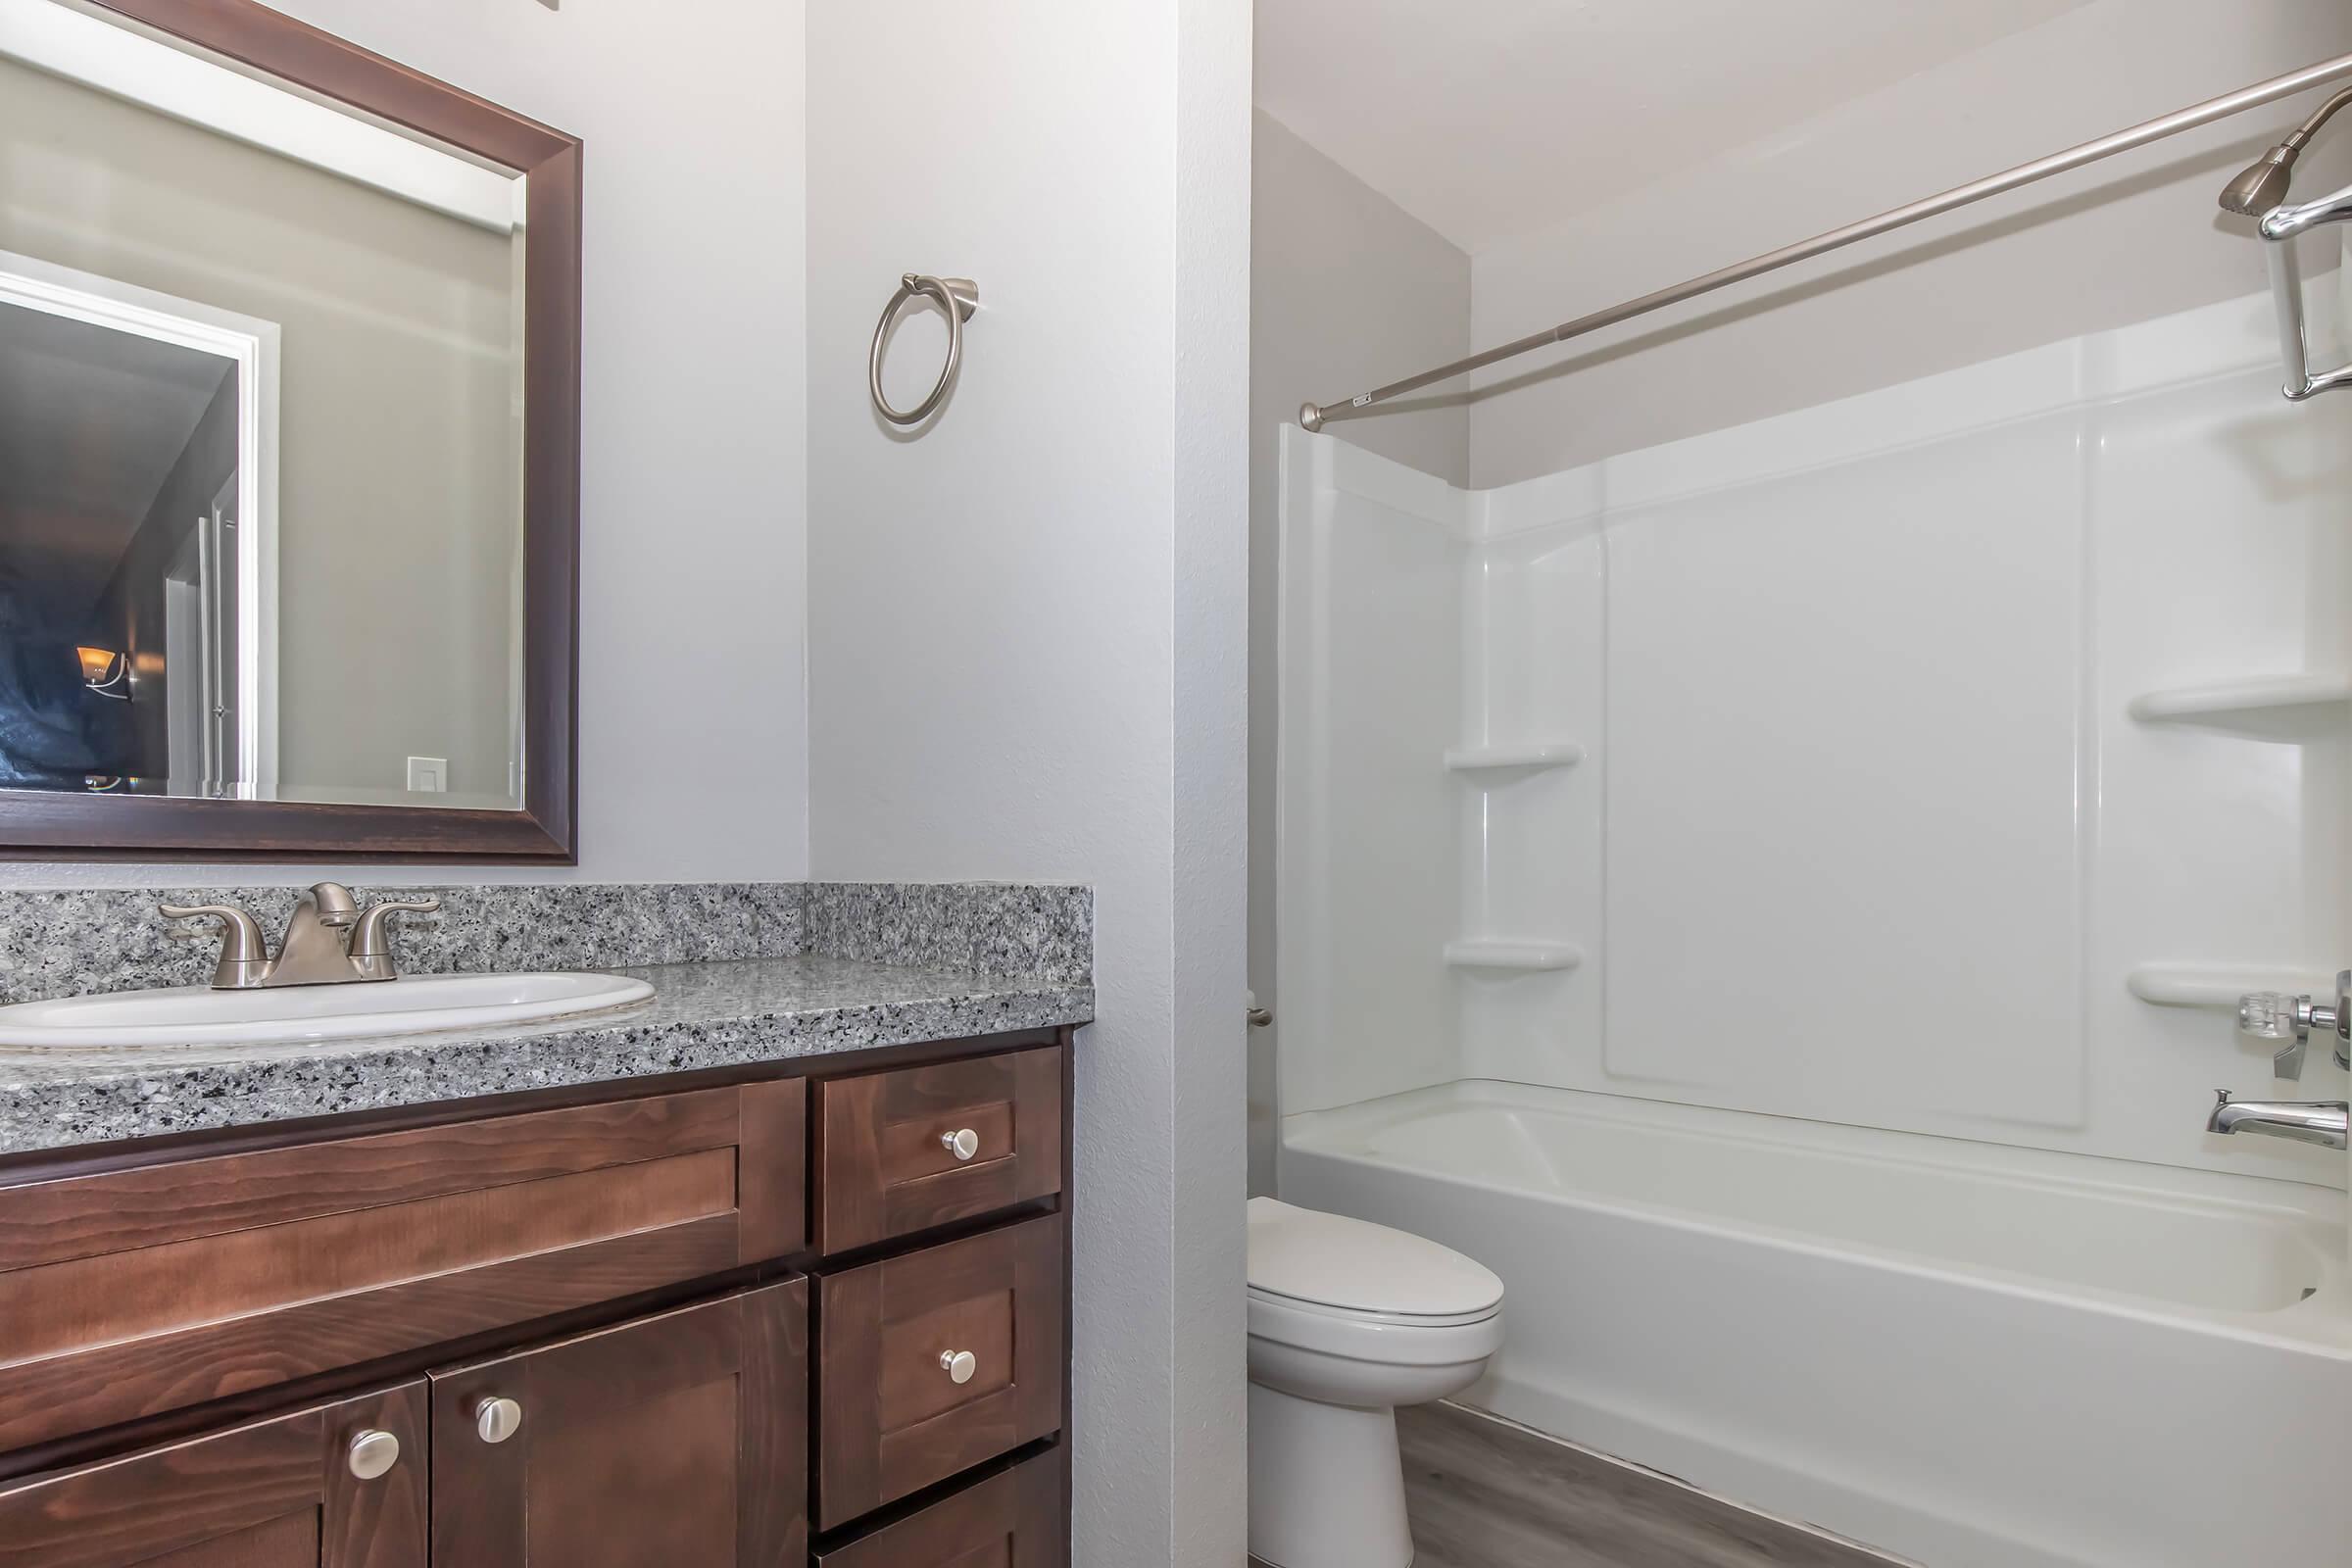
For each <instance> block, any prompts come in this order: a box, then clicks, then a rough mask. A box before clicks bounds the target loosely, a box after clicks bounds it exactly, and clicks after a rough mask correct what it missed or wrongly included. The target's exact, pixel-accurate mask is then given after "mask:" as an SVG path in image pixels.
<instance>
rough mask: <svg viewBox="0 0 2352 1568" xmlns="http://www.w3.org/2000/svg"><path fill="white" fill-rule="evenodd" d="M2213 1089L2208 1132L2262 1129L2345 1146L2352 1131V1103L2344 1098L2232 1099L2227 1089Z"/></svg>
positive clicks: (2326, 1146)
mask: <svg viewBox="0 0 2352 1568" xmlns="http://www.w3.org/2000/svg"><path fill="white" fill-rule="evenodd" d="M2214 1093H2215V1095H2216V1096H2218V1097H2219V1098H2218V1099H2217V1100H2216V1101H2215V1103H2214V1107H2213V1114H2212V1115H2210V1116H2208V1117H2206V1118H2205V1130H2206V1131H2207V1132H2209V1133H2240V1132H2246V1133H2260V1134H2262V1135H2263V1136H2264V1137H2266V1138H2287V1139H2292V1140H2293V1141H2294V1142H2296V1143H2298V1144H2318V1145H2320V1146H2321V1147H2322V1148H2323V1149H2341V1148H2343V1147H2344V1145H2345V1142H2346V1138H2347V1134H2348V1133H2352V1104H2348V1103H2346V1102H2344V1101H2341V1100H2231V1099H2230V1098H2229V1090H2227V1089H2217V1090H2215V1091H2214Z"/></svg>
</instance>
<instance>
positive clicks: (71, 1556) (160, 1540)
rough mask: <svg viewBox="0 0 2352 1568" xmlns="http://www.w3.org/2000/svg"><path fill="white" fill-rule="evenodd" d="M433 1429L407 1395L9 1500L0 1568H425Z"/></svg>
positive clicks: (394, 1392)
mask: <svg viewBox="0 0 2352 1568" xmlns="http://www.w3.org/2000/svg"><path fill="white" fill-rule="evenodd" d="M425 1420H426V1416H425V1385H424V1384H423V1383H421V1382H417V1383H404V1384H401V1385H400V1386H398V1387H396V1388H391V1389H385V1390H382V1391H380V1392H378V1393H375V1394H368V1395H363V1396H361V1397H357V1398H351V1399H344V1400H341V1401H339V1402H337V1403H334V1404H329V1405H322V1406H320V1407H319V1408H317V1409H313V1410H303V1411H300V1412H297V1413H296V1414H293V1415H286V1416H278V1417H275V1418H273V1419H271V1420H268V1421H257V1422H255V1423H253V1424H252V1425H250V1426H242V1427H232V1428H230V1429H229V1430H227V1431H225V1432H217V1433H213V1434H211V1435H209V1436H206V1437H201V1438H191V1439H189V1440H188V1441H186V1442H184V1443H175V1444H172V1445H171V1446H167V1447H162V1448H152V1449H149V1450H147V1451H145V1452H143V1453H134V1454H131V1455H130V1456H128V1457H127V1458H123V1459H112V1460H108V1461H107V1462H105V1463H103V1464H94V1465H85V1466H82V1467H81V1468H79V1469H75V1470H69V1471H66V1472H64V1473H62V1474H58V1475H52V1476H45V1477H38V1478H35V1479H33V1480H29V1481H25V1482H21V1483H18V1484H16V1485H14V1486H11V1487H7V1488H0V1568H130V1565H131V1564H137V1565H138V1568H425V1491H426V1459H425ZM363 1440H365V1441H363Z"/></svg>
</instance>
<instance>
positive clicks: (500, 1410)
mask: <svg viewBox="0 0 2352 1568" xmlns="http://www.w3.org/2000/svg"><path fill="white" fill-rule="evenodd" d="M473 1430H474V1431H476V1432H478V1433H480V1434H481V1438H482V1441H483V1442H484V1443H504V1442H506V1441H507V1440H508V1439H509V1438H511V1437H513V1436H514V1435H515V1433H517V1432H519V1431H521V1430H522V1406H521V1405H519V1404H516V1403H515V1401H514V1400H513V1399H509V1398H505V1397H495V1398H488V1399H483V1400H481V1401H480V1402H479V1403H477V1404H476V1405H474V1407H473Z"/></svg>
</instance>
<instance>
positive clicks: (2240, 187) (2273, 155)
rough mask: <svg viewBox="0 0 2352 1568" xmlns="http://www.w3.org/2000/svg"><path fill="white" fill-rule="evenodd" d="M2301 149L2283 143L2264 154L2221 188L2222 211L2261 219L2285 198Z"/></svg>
mask: <svg viewBox="0 0 2352 1568" xmlns="http://www.w3.org/2000/svg"><path fill="white" fill-rule="evenodd" d="M2301 150H2302V149H2301V148H2299V147H2290V146H2288V145H2287V144H2286V143H2285V142H2280V143H2279V144H2278V146H2276V147H2274V148H2272V149H2271V150H2270V151H2269V152H2267V153H2264V154H2263V155H2262V161H2261V162H2260V163H2257V164H2254V165H2251V166H2249V167H2248V168H2247V170H2246V172H2244V173H2242V174H2240V175H2238V176H2237V177H2236V178H2235V179H2233V180H2231V181H2230V182H2229V184H2227V185H2224V186H2223V187H2222V211H2223V212H2225V213H2243V214H2245V215H2246V216H2247V217H2248V218H2260V217H2261V216H2262V215H2263V214H2265V213H2267V212H2269V211H2270V210H2271V209H2272V208H2274V207H2277V206H2278V204H2279V203H2281V202H2283V201H2285V200H2286V187H2287V185H2288V184H2289V183H2290V182H2291V181H2292V180H2293V178H2294V174H2295V154H2296V153H2298V152H2300V151H2301Z"/></svg>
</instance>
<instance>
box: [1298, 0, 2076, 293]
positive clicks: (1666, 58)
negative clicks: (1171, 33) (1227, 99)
mask: <svg viewBox="0 0 2352 1568" xmlns="http://www.w3.org/2000/svg"><path fill="white" fill-rule="evenodd" d="M2085 3H2087V0H1934V3H1926V4H1914V3H1905V0H1772V3H1769V4H1765V3H1760V0H1442V3H1432V0H1258V4H1257V102H1258V106H1259V107H1260V108H1262V109H1264V110H1265V111H1266V112H1267V113H1268V114H1270V115H1272V116H1273V117H1274V118H1275V119H1277V120H1279V121H1281V122H1282V123H1284V124H1285V125H1288V126H1289V127H1290V128H1291V129H1292V130H1294V131H1296V132H1298V134H1299V136H1301V137H1303V138H1304V139H1305V140H1306V141H1308V142H1309V143H1311V144H1313V145H1314V146H1315V147H1318V148H1320V149H1321V150H1322V151H1323V153H1324V154H1325V155H1326V156H1328V157H1330V158H1331V159H1332V160H1333V161H1334V162H1336V163H1338V164H1339V165H1340V166H1341V167H1342V168H1344V169H1346V170H1348V172H1350V173H1352V174H1354V175H1355V176H1356V177H1357V178H1359V179H1361V180H1363V181H1364V182H1365V183H1366V184H1368V185H1370V186H1372V187H1373V188H1374V189H1375V190H1378V191H1380V192H1382V193H1383V194H1384V195H1386V196H1388V197H1389V199H1390V200H1392V201H1394V202H1396V203H1397V205H1398V206H1399V207H1402V208H1403V209H1404V210H1405V211H1406V212H1408V213H1410V214H1412V215H1413V216H1414V217H1416V218H1418V219H1420V220H1421V221H1423V222H1425V223H1427V224H1429V226H1430V227H1432V228H1434V229H1436V230H1437V231H1438V232H1439V233H1440V234H1443V235H1445V236H1446V239H1448V240H1450V241H1452V242H1453V243H1454V244H1455V245H1456V246H1458V247H1460V248H1461V249H1463V250H1465V251H1469V252H1471V253H1472V254H1476V253H1477V252H1479V251H1481V250H1484V249H1486V248H1488V247H1489V246H1492V245H1495V244H1497V243H1500V242H1502V241H1504V240H1509V239H1513V238H1516V237H1518V236H1519V235H1522V234H1528V233H1533V232H1536V231H1538V230H1541V229H1544V228H1546V227H1549V226H1550V225H1551V224H1553V223H1556V222H1558V221H1561V220H1563V219H1565V218H1568V217H1570V216H1572V215H1574V214H1577V213H1580V212H1584V211H1586V210H1588V209H1591V208H1593V207H1597V206H1600V205H1601V204H1603V203H1605V202H1607V201H1608V200H1609V198H1610V196H1611V194H1612V193H1613V192H1614V191H1616V190H1618V189H1620V188H1622V187H1623V186H1625V185H1626V184H1627V183H1628V182H1630V181H1636V180H1642V179H1650V178H1654V177H1656V176H1657V175H1659V174H1661V173H1666V172H1676V171H1680V170H1685V169H1691V168H1695V167H1697V166H1699V165H1701V164H1704V163H1707V162H1709V161H1710V160H1711V159H1712V158H1713V157H1714V156H1715V155H1716V154H1718V153H1719V152H1721V151H1722V150H1723V149H1725V148H1727V147H1733V146H1739V145H1740V144H1743V143H1746V142H1751V141H1755V140H1758V139H1759V138H1762V137H1765V136H1769V135H1772V134H1773V133H1775V132H1778V131H1783V130H1786V129H1788V128H1789V127H1790V126H1793V125H1797V124H1800V123H1803V122H1805V121H1806V120H1809V119H1811V118H1812V117H1813V116H1815V115H1816V114H1819V113H1820V112H1821V111H1823V110H1825V109H1827V108H1829V107H1831V106H1832V105H1835V104H1839V103H1843V102H1846V101H1848V100H1851V99H1854V98H1858V97H1861V96H1863V95H1864V94H1866V93H1868V92H1870V91H1872V90H1873V89H1875V88H1878V87H1882V86H1885V85H1886V84H1887V83H1889V82H1893V81H1896V80H1899V79H1901V78H1902V77H1904V76H1908V75H1912V74H1914V73H1918V72H1921V71H1924V70H1927V69H1928V68H1930V67H1932V66H1935V65H1937V64H1940V63H1941V62H1943V61H1946V60H1950V59H1954V58H1956V57H1958V56H1960V55H1964V54H1967V53H1969V52H1971V51H1973V50H1976V49H1979V48H1982V47H1984V46H1985V44H1987V43H1990V42H1992V41H1993V40H1994V39H1996V38H2000V37H2004V36H2006V35H2008V34H2010V33H2013V32H2017V31H2021V30H2023V29H2024V28H2027V27H2031V26H2034V25H2038V24H2040V23H2042V22H2046V21H2048V20H2049V19H2050V18H2052V17H2055V16H2057V15H2059V14H2061V13H2063V12H2066V11H2070V10H2073V9H2075V8H2076V7H2077V6H2079V5H2082V4H2085Z"/></svg>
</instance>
